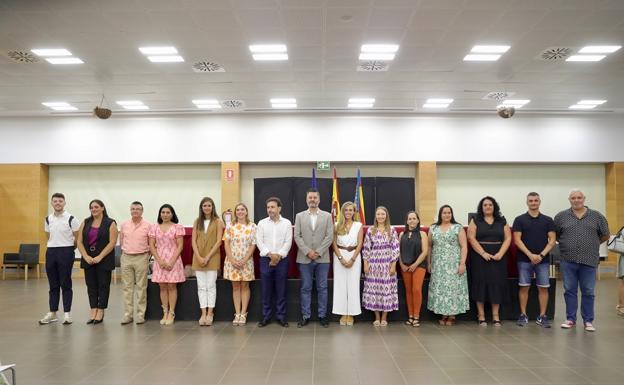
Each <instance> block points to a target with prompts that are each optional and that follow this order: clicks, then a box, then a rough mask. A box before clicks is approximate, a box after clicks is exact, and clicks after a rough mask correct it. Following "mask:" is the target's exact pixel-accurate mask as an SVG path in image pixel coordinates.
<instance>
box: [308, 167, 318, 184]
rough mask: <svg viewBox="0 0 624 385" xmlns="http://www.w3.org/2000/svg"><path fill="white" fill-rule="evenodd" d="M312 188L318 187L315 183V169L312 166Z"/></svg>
mask: <svg viewBox="0 0 624 385" xmlns="http://www.w3.org/2000/svg"><path fill="white" fill-rule="evenodd" d="M310 187H312V188H314V189H318V185H317V184H316V169H315V168H314V167H312V186H310Z"/></svg>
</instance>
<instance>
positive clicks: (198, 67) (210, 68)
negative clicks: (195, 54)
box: [193, 60, 225, 72]
mask: <svg viewBox="0 0 624 385" xmlns="http://www.w3.org/2000/svg"><path fill="white" fill-rule="evenodd" d="M193 71H195V72H225V68H223V66H222V65H221V64H219V63H214V62H211V61H207V60H204V61H198V62H197V63H195V64H193Z"/></svg>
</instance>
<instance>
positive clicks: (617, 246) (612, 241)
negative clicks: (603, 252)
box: [607, 226, 624, 254]
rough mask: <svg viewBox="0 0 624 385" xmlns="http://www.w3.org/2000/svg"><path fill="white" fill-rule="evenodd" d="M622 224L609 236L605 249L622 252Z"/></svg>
mask: <svg viewBox="0 0 624 385" xmlns="http://www.w3.org/2000/svg"><path fill="white" fill-rule="evenodd" d="M622 230H624V226H623V227H622V228H621V229H620V230H619V231H618V232H617V233H616V234H615V235H611V236H610V237H609V240H608V241H607V249H608V250H609V251H613V252H614V253H619V254H624V234H622Z"/></svg>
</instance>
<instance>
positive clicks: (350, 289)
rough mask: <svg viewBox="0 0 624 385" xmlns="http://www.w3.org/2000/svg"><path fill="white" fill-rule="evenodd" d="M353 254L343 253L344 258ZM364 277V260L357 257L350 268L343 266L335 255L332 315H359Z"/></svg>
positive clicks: (344, 251)
mask: <svg viewBox="0 0 624 385" xmlns="http://www.w3.org/2000/svg"><path fill="white" fill-rule="evenodd" d="M351 255H353V252H347V251H346V250H343V251H342V256H343V257H345V258H351ZM361 275H362V258H361V257H360V256H358V257H357V259H356V260H355V263H354V264H353V266H351V267H350V268H346V267H344V266H342V264H341V263H340V261H339V260H338V257H336V254H334V301H333V308H332V313H334V314H340V315H358V314H361V313H362V308H361V307H360V276H361Z"/></svg>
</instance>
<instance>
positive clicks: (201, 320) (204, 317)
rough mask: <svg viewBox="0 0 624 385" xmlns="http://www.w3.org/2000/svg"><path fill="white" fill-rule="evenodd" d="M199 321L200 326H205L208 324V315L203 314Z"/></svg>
mask: <svg viewBox="0 0 624 385" xmlns="http://www.w3.org/2000/svg"><path fill="white" fill-rule="evenodd" d="M197 323H198V324H199V326H204V325H205V324H206V316H201V317H200V318H199V321H197Z"/></svg>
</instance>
